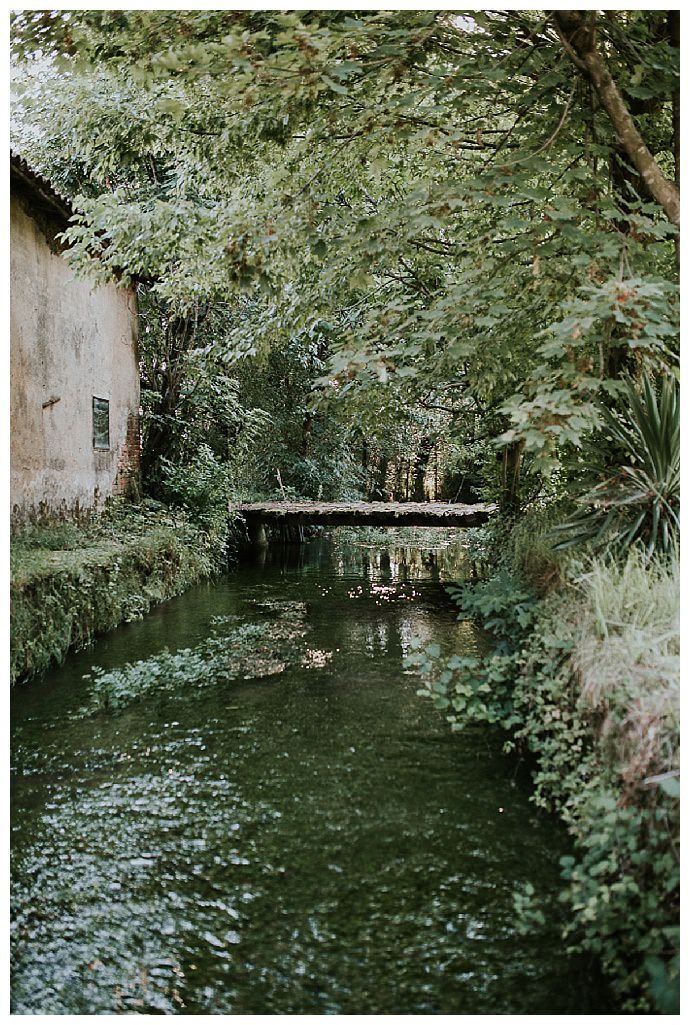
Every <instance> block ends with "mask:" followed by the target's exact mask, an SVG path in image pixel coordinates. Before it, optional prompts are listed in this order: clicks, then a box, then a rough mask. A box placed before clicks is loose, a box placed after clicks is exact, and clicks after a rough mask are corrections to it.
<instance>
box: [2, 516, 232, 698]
mask: <svg viewBox="0 0 690 1025" xmlns="http://www.w3.org/2000/svg"><path fill="white" fill-rule="evenodd" d="M154 505H155V506H156V508H152V509H147V507H146V505H144V506H141V507H134V506H115V507H113V508H112V509H111V510H108V511H107V512H106V513H104V514H103V515H101V516H99V517H95V518H93V519H92V520H87V521H86V522H84V523H81V524H77V523H62V524H60V523H53V524H49V525H43V526H37V525H34V526H25V527H24V528H23V529H21V530H17V531H16V532H14V533H13V535H12V538H11V555H10V565H11V574H10V610H11V611H10V678H11V682H12V683H13V684H14V683H17V682H22V681H24V680H27V679H29V678H30V677H32V676H35V675H37V674H39V673H42V672H44V671H45V670H46V669H48V668H49V667H50V666H52V665H56V664H59V663H61V662H62V661H63V660H64V658H65V656H66V655H67V652H68V651H70V650H71V649H73V648H81V647H83V646H84V645H87V644H89V643H90V642H91V641H92V640H93V639H94V637H97V636H99V635H100V634H103V633H105V632H107V631H108V630H112V629H113V628H114V627H116V626H118V625H119V624H120V623H123V622H131V621H132V620H134V619H139V618H141V617H142V616H144V615H145V614H146V613H148V612H149V611H150V609H152V608H154V607H155V606H156V605H158V604H159V603H160V602H163V601H167V600H168V599H169V598H171V597H173V596H174V595H178V594H181V593H183V592H184V591H185V590H186V589H187V588H188V587H191V586H192V585H193V584H195V583H197V582H198V581H199V580H202V579H204V578H206V577H208V576H209V575H210V574H211V573H212V572H213V571H214V569H215V568H216V567H217V566H218V562H219V559H218V550H219V547H220V546H219V544H218V542H217V541H216V540H214V539H213V538H212V537H210V536H209V535H207V534H203V533H202V532H201V531H200V530H198V529H197V528H195V527H194V526H193V525H192V524H191V523H189V521H188V520H187V519H185V517H184V516H182V515H181V514H179V513H177V514H175V513H172V512H171V511H169V510H167V509H166V508H165V507H163V506H160V505H158V503H155V504H154Z"/></svg>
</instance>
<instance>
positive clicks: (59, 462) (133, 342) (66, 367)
mask: <svg viewBox="0 0 690 1025" xmlns="http://www.w3.org/2000/svg"><path fill="white" fill-rule="evenodd" d="M10 320H11V329H10V330H11V358H10V374H11V445H10V449H11V503H12V507H13V511H14V515H15V517H19V518H21V517H23V516H26V514H27V513H28V512H30V511H31V510H38V509H39V508H42V509H44V510H50V511H52V512H60V511H63V512H73V511H75V509H79V508H82V509H83V508H90V507H93V505H94V504H95V503H96V502H99V501H103V500H104V499H105V498H106V497H108V496H109V495H112V494H113V493H117V491H118V490H120V491H121V490H123V489H124V488H126V487H128V486H129V484H130V483H131V481H132V479H133V477H134V476H135V475H136V470H137V468H138V458H139V450H138V444H137V443H136V439H137V435H138V430H137V424H138V412H139V367H138V360H137V317H136V298H135V294H134V292H133V291H131V290H125V289H119V288H116V287H115V285H106V286H100V287H98V288H97V289H94V290H92V287H91V285H90V283H89V282H88V281H85V280H78V279H76V278H75V276H74V274H73V273H72V271H71V270H70V269H69V266H68V265H67V263H66V261H65V260H64V259H63V258H62V257H61V256H60V255H58V254H57V253H53V252H51V249H50V248H49V245H48V242H47V239H46V235H45V234H44V232H43V231H42V230H41V228H40V227H39V225H38V223H37V222H36V220H34V218H33V217H31V216H30V214H29V213H28V210H27V206H26V203H25V202H23V201H20V200H19V199H18V198H17V197H15V196H13V197H12V201H11V318H10ZM94 396H97V397H98V398H103V399H108V400H109V401H110V449H109V450H107V451H106V450H97V449H94V447H93V434H92V429H93V421H92V400H93V397H94ZM53 399H58V400H59V401H57V402H51V400H53ZM45 403H51V404H49V405H44V404H45Z"/></svg>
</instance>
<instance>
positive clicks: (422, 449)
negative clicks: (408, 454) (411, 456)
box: [412, 434, 434, 502]
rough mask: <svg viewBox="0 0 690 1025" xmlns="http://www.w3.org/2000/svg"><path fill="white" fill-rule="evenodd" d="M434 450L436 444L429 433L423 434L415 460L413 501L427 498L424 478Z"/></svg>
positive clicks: (421, 500)
mask: <svg viewBox="0 0 690 1025" xmlns="http://www.w3.org/2000/svg"><path fill="white" fill-rule="evenodd" d="M433 451H434V444H433V442H432V440H431V438H430V437H429V435H428V434H424V435H423V436H422V440H421V441H420V443H419V448H418V449H417V455H416V457H415V461H414V471H413V474H412V501H413V502H423V501H424V499H425V498H426V494H425V491H424V479H425V477H426V471H427V468H428V466H429V462H430V460H431V454H432V452H433Z"/></svg>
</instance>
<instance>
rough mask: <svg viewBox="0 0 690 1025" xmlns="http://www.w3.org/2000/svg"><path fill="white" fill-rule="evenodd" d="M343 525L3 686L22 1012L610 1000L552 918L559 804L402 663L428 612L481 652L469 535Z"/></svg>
mask: <svg viewBox="0 0 690 1025" xmlns="http://www.w3.org/2000/svg"><path fill="white" fill-rule="evenodd" d="M356 536H357V535H356V534H355V533H354V532H352V531H351V532H349V534H347V539H346V540H343V539H342V538H341V535H340V534H339V532H337V531H335V532H333V535H332V536H331V537H330V538H329V537H321V538H319V539H317V540H316V541H312V542H310V543H309V544H306V545H302V546H292V547H290V546H288V547H284V548H280V547H276V548H271V549H269V550H268V551H267V552H264V553H262V555H261V556H257V557H256V559H254V560H253V561H247V562H245V563H242V564H240V566H238V567H237V568H235V569H234V570H233V571H232V572H231V573H230V574H228V575H227V576H224V577H222V578H221V579H219V580H217V581H214V582H212V583H208V584H203V585H200V586H198V587H196V588H194V589H192V590H191V591H189V592H187V593H186V594H185V595H183V596H182V597H180V598H178V599H175V600H173V601H170V602H168V603H166V604H165V605H163V606H160V607H159V608H157V609H156V610H155V611H154V612H153V613H151V614H150V615H149V616H148V617H147V618H146V619H144V620H143V621H141V622H134V623H131V624H127V625H124V626H122V627H120V628H119V629H117V630H115V631H113V632H112V633H110V634H108V635H106V636H104V637H102V638H101V639H99V640H98V641H97V642H96V643H95V644H94V645H93V646H92V647H90V648H89V649H87V650H84V651H81V652H77V653H73V654H72V655H70V656H69V658H68V659H67V661H66V663H65V664H64V665H63V666H62V667H60V668H59V669H57V670H55V671H53V672H51V673H49V674H47V675H46V676H45V677H44V678H42V679H41V680H37V681H34V682H31V683H29V684H28V685H26V686H24V687H20V688H17V689H15V692H14V693H13V697H12V720H13V721H12V738H13V741H12V908H13V910H12V1011H13V1013H15V1014H108V1013H110V1014H123V1013H135V1014H136V1013H139V1014H150V1013H155V1014H159V1013H165V1014H260V1013H268V1014H470V1013H476V1014H488V1013H493V1014H566V1013H572V1014H595V1013H611V1009H610V1004H609V998H608V997H607V993H606V988H605V986H604V985H603V983H602V982H601V980H600V979H599V978H598V977H597V975H596V973H595V972H594V971H593V970H592V968H591V966H590V965H589V964H588V963H586V962H585V961H584V960H582V959H581V958H578V957H576V956H574V955H572V954H568V953H567V951H566V949H565V947H564V944H563V942H562V941H561V940H560V924H559V923H560V917H559V916H560V915H561V914H562V911H561V907H560V905H559V902H558V893H559V890H560V880H559V875H558V859H559V857H560V856H561V855H562V854H565V853H567V852H568V849H569V848H568V838H567V836H566V834H565V832H564V830H563V828H562V826H561V825H560V824H559V823H558V821H556V820H555V819H554V818H552V817H550V816H547V815H545V814H544V813H541V812H539V811H538V810H537V809H536V808H535V807H534V806H533V804H531V803H530V799H529V798H530V792H531V788H530V780H529V773H528V771H527V769H526V767H525V766H524V765H523V764H522V763H521V762H520V761H519V760H518V759H517V757H516V756H514V755H510V756H509V755H506V754H504V753H503V752H502V745H503V743H504V741H505V736H504V735H503V734H502V733H501V732H500V731H498V730H495V729H494V728H490V727H478V726H471V727H468V728H467V729H466V730H464V731H462V732H460V733H458V734H455V733H452V732H451V730H450V728H449V727H448V725H447V723H446V722H445V721H444V720H443V718H442V716H440V715H439V713H438V712H437V711H436V710H435V709H434V707H433V705H432V704H431V702H430V701H429V700H427V699H426V698H424V697H422V696H419V695H418V694H417V690H418V688H419V685H420V684H419V681H418V679H417V678H416V677H415V675H414V674H413V673H411V672H409V671H405V670H404V669H403V658H404V656H405V654H406V652H407V650H408V648H409V645H410V641H411V639H412V638H414V637H416V638H421V639H422V640H423V641H424V643H428V642H430V641H435V642H436V643H438V644H439V645H440V647H441V650H442V651H443V652H448V653H450V652H459V653H470V652H472V651H474V650H476V645H477V643H478V641H477V637H476V635H475V631H474V628H473V627H472V626H471V624H469V623H461V622H458V621H457V620H456V619H455V612H454V610H453V608H452V606H451V605H450V603H449V601H448V599H447V597H446V596H445V594H444V592H443V588H442V586H441V582H442V581H443V580H444V579H445V580H450V579H457V578H458V577H461V576H462V575H463V573H464V572H465V562H464V554H463V548H462V533H461V532H460V531H450V532H448V531H447V532H444V534H443V543H442V544H441V541H439V542H438V545H439V546H438V547H429V545H428V542H424V544H425V545H426V547H425V546H424V545H423V544H422V542H421V541H420V546H414V547H411V546H408V547H405V546H404V545H402V544H401V543H400V542H399V541H396V537H395V535H390V538H389V539H388V540H385V541H379V542H370V543H366V542H365V541H362V542H357V540H356ZM439 536H440V535H439ZM94 667H96V668H95V669H94ZM528 883H529V884H532V885H533V886H534V888H535V891H536V893H535V898H536V899H537V900H538V902H539V903H538V906H539V908H541V909H542V911H543V913H544V918H545V924H544V925H539V926H537V927H536V928H535V929H534V930H533V931H532V932H530V933H528V934H527V935H523V934H522V933H521V931H520V928H519V922H518V920H517V917H516V913H515V910H514V892H515V890H516V889H519V888H520V887H524V886H525V884H528Z"/></svg>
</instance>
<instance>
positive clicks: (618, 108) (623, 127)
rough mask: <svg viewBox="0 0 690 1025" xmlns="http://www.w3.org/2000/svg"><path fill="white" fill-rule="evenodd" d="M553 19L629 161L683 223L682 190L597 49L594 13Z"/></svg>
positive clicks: (561, 14) (558, 14) (566, 14)
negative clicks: (667, 171)
mask: <svg viewBox="0 0 690 1025" xmlns="http://www.w3.org/2000/svg"><path fill="white" fill-rule="evenodd" d="M553 16H554V20H555V23H556V28H557V30H558V34H559V36H560V39H561V42H562V44H563V47H564V49H565V51H566V53H567V54H568V56H569V57H570V59H571V60H572V62H573V64H575V66H576V67H577V68H579V69H580V71H581V72H582V73H583V75H585V77H586V78H587V79H588V80H589V81H590V82H591V83H592V85H593V86H594V89H595V90H596V93H597V96H598V97H599V100H600V102H601V105H602V106H603V108H604V110H605V111H606V113H607V114H608V116H609V118H610V120H611V124H612V125H613V128H614V131H615V133H616V137H617V139H618V142H619V143H620V145H621V147H622V148H623V150H624V151H625V153H626V154H627V156H628V159H629V160H630V162H631V163H632V164H633V166H634V167H635V168H636V169H637V171H638V172H639V174H640V177H641V178H642V180H643V181H644V183H645V185H646V186H647V188H648V189H649V191H650V192H651V194H652V196H653V197H654V199H655V200H656V201H657V203H659V205H660V206H662V207H663V209H664V212H665V214H666V216H667V217H668V219H669V221H671V223H672V224H678V225H679V224H680V191H679V189H678V187H677V185H676V183H675V182H672V181H669V180H668V178H665V177H664V175H663V174H662V172H661V168H660V167H659V165H658V164H657V162H656V160H655V159H654V157H653V156H652V154H651V153H650V151H649V150H648V148H647V146H646V144H645V141H644V139H643V138H642V136H641V135H640V133H639V131H638V129H637V126H636V124H635V122H634V120H633V118H632V115H631V113H630V111H629V110H628V107H627V105H626V103H625V100H624V99H623V96H622V94H621V92H620V90H619V89H618V86H617V85H616V83H615V82H614V81H613V78H612V77H611V74H610V72H609V70H608V68H607V66H606V62H605V61H604V58H603V57H602V56H601V54H600V53H599V51H598V50H597V47H596V17H597V15H596V12H595V11H554V12H553Z"/></svg>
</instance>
